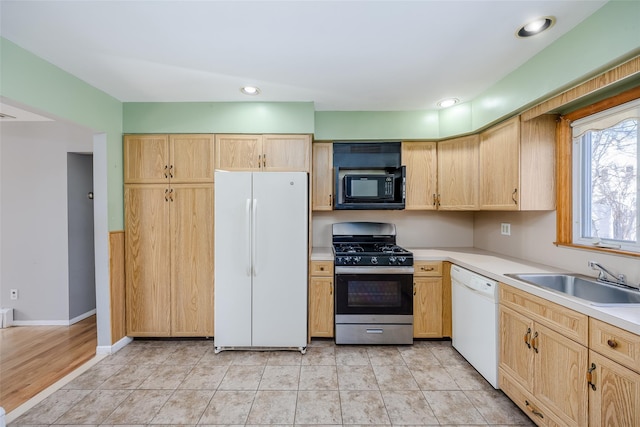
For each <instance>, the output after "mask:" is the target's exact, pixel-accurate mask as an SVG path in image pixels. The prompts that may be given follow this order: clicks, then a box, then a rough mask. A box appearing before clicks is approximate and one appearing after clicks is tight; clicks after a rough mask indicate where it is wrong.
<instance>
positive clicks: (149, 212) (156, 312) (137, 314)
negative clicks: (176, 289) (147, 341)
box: [124, 184, 171, 337]
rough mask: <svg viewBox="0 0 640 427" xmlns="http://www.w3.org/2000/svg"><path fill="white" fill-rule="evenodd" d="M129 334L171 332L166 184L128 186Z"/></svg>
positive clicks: (126, 193) (127, 308)
mask: <svg viewBox="0 0 640 427" xmlns="http://www.w3.org/2000/svg"><path fill="white" fill-rule="evenodd" d="M124 199H125V203H124V206H125V213H124V214H125V224H126V227H127V230H126V232H127V238H126V242H125V252H126V255H125V256H126V260H127V262H126V265H125V276H126V279H125V282H126V312H127V335H130V336H138V337H141V336H151V337H161V336H168V335H170V332H171V304H170V292H171V291H170V280H171V276H170V275H171V267H170V254H171V252H170V233H169V226H170V225H169V203H170V202H169V195H168V188H167V185H166V184H142V185H140V184H128V185H125V189H124Z"/></svg>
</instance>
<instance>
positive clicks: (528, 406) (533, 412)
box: [524, 400, 544, 418]
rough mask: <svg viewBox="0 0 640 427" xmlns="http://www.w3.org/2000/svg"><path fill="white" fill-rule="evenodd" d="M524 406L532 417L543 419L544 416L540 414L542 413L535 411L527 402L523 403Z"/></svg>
mask: <svg viewBox="0 0 640 427" xmlns="http://www.w3.org/2000/svg"><path fill="white" fill-rule="evenodd" d="M524 404H525V405H527V409H528V410H529V412H531V413H532V414H533V415H535V416H538V417H540V418H544V415H543V414H542V412H540V411H539V410H537V409H536V408H535V407H534V406H533V405H532V404H531V403H529V401H528V400H525V401H524Z"/></svg>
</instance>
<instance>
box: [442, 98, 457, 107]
mask: <svg viewBox="0 0 640 427" xmlns="http://www.w3.org/2000/svg"><path fill="white" fill-rule="evenodd" d="M458 102H460V100H459V99H458V98H447V99H443V100H442V101H440V102H438V107H440V108H447V107H451V106H452V105H455V104H457V103H458Z"/></svg>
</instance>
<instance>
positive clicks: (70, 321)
mask: <svg viewBox="0 0 640 427" xmlns="http://www.w3.org/2000/svg"><path fill="white" fill-rule="evenodd" d="M94 314H96V309H95V308H94V309H93V310H89V311H87V312H86V313H83V314H81V315H80V316H76V317H74V318H73V319H71V320H69V325H73V324H74V323H78V322H79V321H81V320H84V319H86V318H87V317H91V316H93V315H94Z"/></svg>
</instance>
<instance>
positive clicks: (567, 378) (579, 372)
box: [531, 323, 589, 427]
mask: <svg viewBox="0 0 640 427" xmlns="http://www.w3.org/2000/svg"><path fill="white" fill-rule="evenodd" d="M536 334H537V337H535V335H536ZM534 337H535V339H534V338H532V340H533V342H532V344H531V345H532V348H533V350H534V351H533V352H534V353H535V356H534V360H535V363H534V374H535V376H534V379H533V394H534V396H535V397H536V398H537V399H538V400H539V401H540V403H542V404H543V405H544V406H546V407H547V408H549V409H550V410H551V411H553V412H554V413H555V414H556V415H557V416H558V417H560V419H562V421H563V422H564V424H565V425H567V426H576V427H581V426H586V425H587V417H588V405H587V399H588V398H589V396H588V392H587V387H586V386H585V373H586V369H587V366H588V365H587V363H588V356H589V354H588V350H587V348H586V347H584V346H582V345H580V344H578V343H576V342H575V341H572V340H570V339H568V338H566V337H564V336H562V335H560V334H558V333H557V332H554V331H552V330H551V329H549V328H547V327H545V326H542V325H541V324H539V323H536V324H535V332H534Z"/></svg>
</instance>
